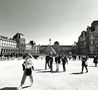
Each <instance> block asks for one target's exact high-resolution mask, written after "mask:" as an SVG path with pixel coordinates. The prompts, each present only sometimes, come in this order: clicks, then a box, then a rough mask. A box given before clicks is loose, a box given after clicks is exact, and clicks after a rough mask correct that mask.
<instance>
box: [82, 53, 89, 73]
mask: <svg viewBox="0 0 98 90" xmlns="http://www.w3.org/2000/svg"><path fill="white" fill-rule="evenodd" d="M81 61H82V71H81V73H83V70H84V67H85V69H86V73H87V72H88V68H87V66H88V64H87V56H86V55H82V57H81Z"/></svg>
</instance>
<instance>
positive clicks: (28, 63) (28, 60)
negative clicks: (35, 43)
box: [18, 54, 34, 90]
mask: <svg viewBox="0 0 98 90" xmlns="http://www.w3.org/2000/svg"><path fill="white" fill-rule="evenodd" d="M22 66H23V71H24V73H23V77H22V80H21V85H20V86H19V87H18V90H21V89H22V86H23V84H24V83H25V80H26V77H27V76H29V77H30V82H31V85H30V86H32V84H33V76H32V70H34V65H33V62H32V56H31V54H29V55H27V56H26V57H25V61H24V63H23V64H22Z"/></svg>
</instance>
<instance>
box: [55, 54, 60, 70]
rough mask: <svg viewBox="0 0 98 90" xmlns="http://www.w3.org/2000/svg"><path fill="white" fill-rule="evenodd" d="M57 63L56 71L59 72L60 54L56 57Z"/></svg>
mask: <svg viewBox="0 0 98 90" xmlns="http://www.w3.org/2000/svg"><path fill="white" fill-rule="evenodd" d="M55 62H56V71H59V64H60V56H59V55H58V54H57V55H56V57H55Z"/></svg>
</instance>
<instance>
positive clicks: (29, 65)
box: [18, 53, 98, 90]
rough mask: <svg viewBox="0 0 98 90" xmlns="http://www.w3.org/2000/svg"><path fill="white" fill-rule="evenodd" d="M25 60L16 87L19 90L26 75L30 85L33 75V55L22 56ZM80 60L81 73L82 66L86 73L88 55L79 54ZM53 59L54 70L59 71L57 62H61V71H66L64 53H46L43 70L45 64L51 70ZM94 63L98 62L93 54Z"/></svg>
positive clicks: (97, 58)
mask: <svg viewBox="0 0 98 90" xmlns="http://www.w3.org/2000/svg"><path fill="white" fill-rule="evenodd" d="M24 59H25V61H24V62H23V64H22V67H23V71H24V73H23V77H22V80H21V84H20V86H19V87H18V90H21V89H22V86H23V84H24V82H25V79H26V77H27V76H29V78H30V82H31V85H30V86H32V84H33V76H32V70H34V65H33V62H32V59H33V56H32V55H31V54H30V53H29V54H28V55H27V56H25V57H24ZM80 59H81V61H82V69H81V74H82V73H83V71H84V68H85V69H86V73H87V72H88V68H87V66H88V63H87V60H88V57H87V56H86V55H81V57H80ZM53 60H55V64H56V71H57V72H58V71H59V64H60V63H61V62H62V67H63V71H64V72H65V71H66V67H65V65H66V63H68V59H67V57H66V55H62V56H60V55H58V54H56V55H55V57H54V56H53V55H52V54H50V55H46V57H45V70H46V69H47V66H48V68H49V69H50V71H53ZM93 62H94V63H95V66H97V63H98V57H97V56H95V57H94V61H93Z"/></svg>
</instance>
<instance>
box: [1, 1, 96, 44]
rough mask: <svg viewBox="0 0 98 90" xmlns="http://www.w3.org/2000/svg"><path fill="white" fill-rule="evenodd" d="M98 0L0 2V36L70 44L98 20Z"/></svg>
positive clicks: (45, 42) (43, 42) (44, 42)
mask: <svg viewBox="0 0 98 90" xmlns="http://www.w3.org/2000/svg"><path fill="white" fill-rule="evenodd" d="M97 4H98V0H0V35H3V36H7V37H9V38H11V37H13V36H14V35H15V34H16V33H17V32H18V33H22V34H23V35H24V36H23V37H24V38H25V39H26V43H28V42H29V41H30V40H33V41H35V42H36V44H40V45H46V44H49V38H51V43H52V44H53V43H54V42H55V41H59V43H60V45H73V44H74V42H77V41H78V37H79V36H80V34H81V32H82V31H83V30H86V28H87V26H91V23H92V22H93V21H94V20H98V5H97Z"/></svg>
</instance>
